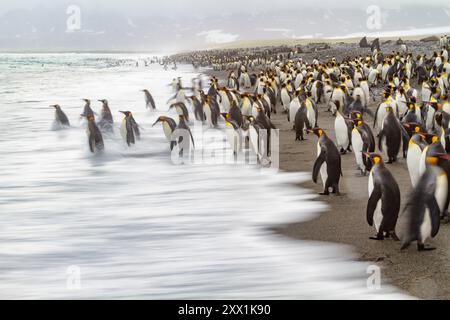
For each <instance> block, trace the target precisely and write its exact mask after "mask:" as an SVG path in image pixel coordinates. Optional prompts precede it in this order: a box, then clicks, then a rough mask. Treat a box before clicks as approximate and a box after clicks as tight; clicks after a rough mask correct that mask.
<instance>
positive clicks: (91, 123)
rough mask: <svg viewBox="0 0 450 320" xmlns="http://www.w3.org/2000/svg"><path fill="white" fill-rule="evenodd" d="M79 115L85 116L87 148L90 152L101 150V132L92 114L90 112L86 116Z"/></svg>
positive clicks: (102, 147) (102, 145)
mask: <svg viewBox="0 0 450 320" xmlns="http://www.w3.org/2000/svg"><path fill="white" fill-rule="evenodd" d="M81 116H83V117H86V118H87V122H88V123H87V127H86V134H87V137H88V144H89V149H90V150H91V152H92V153H96V152H99V151H102V150H103V149H104V148H105V145H104V143H103V136H102V133H101V132H100V130H99V129H98V127H97V125H96V124H95V118H94V115H93V114H91V115H87V116H86V115H83V114H82V115H81Z"/></svg>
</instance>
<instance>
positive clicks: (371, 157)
mask: <svg viewBox="0 0 450 320" xmlns="http://www.w3.org/2000/svg"><path fill="white" fill-rule="evenodd" d="M363 155H364V156H365V157H366V158H367V159H369V160H370V162H372V165H374V166H375V165H377V164H379V163H382V161H381V160H383V158H382V157H381V155H379V154H378V153H374V152H372V153H370V152H363Z"/></svg>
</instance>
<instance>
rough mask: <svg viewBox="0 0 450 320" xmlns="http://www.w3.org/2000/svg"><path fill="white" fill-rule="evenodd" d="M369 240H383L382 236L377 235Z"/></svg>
mask: <svg viewBox="0 0 450 320" xmlns="http://www.w3.org/2000/svg"><path fill="white" fill-rule="evenodd" d="M369 239H370V240H376V241H382V240H384V236H383V235H382V234H377V235H376V236H375V237H370V238H369Z"/></svg>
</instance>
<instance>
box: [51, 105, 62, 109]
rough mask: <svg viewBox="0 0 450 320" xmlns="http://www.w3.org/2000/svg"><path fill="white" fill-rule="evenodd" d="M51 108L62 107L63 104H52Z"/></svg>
mask: <svg viewBox="0 0 450 320" xmlns="http://www.w3.org/2000/svg"><path fill="white" fill-rule="evenodd" d="M50 108H55V109H61V106H60V105H59V104H52V105H51V106H50Z"/></svg>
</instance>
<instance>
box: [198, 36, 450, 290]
mask: <svg viewBox="0 0 450 320" xmlns="http://www.w3.org/2000/svg"><path fill="white" fill-rule="evenodd" d="M341 46H344V45H341ZM423 46H424V47H423V48H420V47H419V48H418V50H417V51H421V49H422V51H424V52H426V51H429V50H432V48H428V47H427V44H424V45H423ZM428 46H429V45H428ZM339 51H340V49H339V48H335V47H332V48H331V49H329V50H323V51H321V52H314V53H311V54H304V55H302V57H303V58H304V59H305V60H307V61H311V60H312V59H313V58H315V57H318V58H319V59H326V58H331V57H333V56H335V57H337V58H338V59H340V58H343V57H344V56H346V55H348V54H350V52H351V53H352V55H357V54H363V53H364V54H369V53H370V50H369V49H365V48H359V47H357V45H355V44H354V45H349V48H348V51H347V50H342V52H340V53H339ZM387 52H389V51H387ZM417 53H418V52H416V51H413V54H417ZM252 72H253V71H252ZM254 72H255V73H256V72H257V71H254ZM204 74H206V75H207V76H216V77H217V78H218V79H219V81H220V83H221V84H223V83H224V82H223V81H225V79H226V77H227V74H228V73H227V72H225V71H213V70H207V71H205V72H204ZM415 86H416V87H417V85H416V84H415ZM375 98H376V99H375V101H371V103H370V105H369V108H370V109H371V110H372V111H375V109H376V107H377V105H378V103H379V101H380V98H381V97H380V94H377V95H376V97H375ZM277 110H278V113H277V114H273V115H272V121H273V123H274V124H275V126H276V127H277V128H279V129H280V169H281V170H283V171H288V172H307V173H311V170H312V167H313V163H314V161H315V157H316V153H315V150H316V143H317V138H316V137H315V136H312V135H311V136H307V137H306V139H307V140H306V141H302V142H300V141H295V133H294V131H293V130H292V127H291V125H290V124H289V123H288V122H287V121H286V114H282V113H281V106H280V105H278V106H277ZM366 120H367V122H368V123H369V125H371V126H372V124H373V120H372V119H370V118H369V117H366ZM319 126H320V127H322V128H323V129H325V130H326V132H327V134H328V135H329V136H330V138H331V139H333V141H334V117H333V116H332V115H331V114H330V113H328V112H327V111H326V107H325V105H324V104H320V105H319ZM388 168H389V169H390V170H391V173H392V174H393V175H394V177H395V179H396V180H397V183H398V184H399V186H400V190H401V200H402V206H401V210H403V206H404V204H405V203H406V199H407V197H408V194H409V192H410V190H411V183H410V178H409V174H408V170H407V167H406V160H405V159H403V158H401V159H400V160H399V162H398V163H396V164H393V165H389V166H388ZM342 169H343V177H342V179H341V192H342V196H340V197H336V196H334V195H331V196H328V197H326V196H321V197H318V198H317V200H316V201H320V202H322V203H325V204H326V205H327V206H328V208H329V209H328V210H327V211H325V212H323V213H322V214H320V215H319V216H318V217H317V218H315V219H313V220H309V221H305V222H299V223H294V224H289V225H285V226H283V227H276V228H273V230H274V231H275V232H277V233H279V234H282V235H284V236H286V237H290V238H292V239H298V240H308V241H319V242H332V243H340V244H345V245H349V246H351V247H352V248H353V250H354V251H355V252H356V253H357V255H358V256H359V259H358V260H359V261H368V262H372V263H374V264H376V265H378V266H380V267H381V277H382V285H384V284H386V285H394V286H396V287H397V288H399V289H400V290H403V291H404V292H406V293H408V294H410V295H411V296H413V297H417V298H421V299H450V253H449V250H448V248H449V247H450V238H449V232H450V225H448V224H443V225H441V229H440V231H439V234H438V235H437V237H436V238H435V239H432V240H431V243H432V244H433V246H435V247H436V248H437V249H436V250H435V251H432V252H418V251H417V249H416V247H415V246H411V247H410V248H409V249H408V250H405V251H400V243H398V242H394V241H393V240H384V241H373V240H370V239H369V237H370V236H373V235H375V230H374V229H373V228H372V227H370V226H369V225H368V224H367V222H366V213H365V212H366V205H367V200H368V186H367V184H368V177H367V176H366V177H362V176H361V175H360V173H358V171H357V170H356V163H355V159H354V154H353V153H347V154H346V155H343V156H342ZM301 186H302V188H307V189H309V190H312V191H313V192H315V193H318V192H320V191H322V190H321V189H322V185H321V183H320V184H314V183H313V182H312V181H311V180H310V181H307V182H305V183H303V184H302V185H301ZM400 214H401V212H400Z"/></svg>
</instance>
